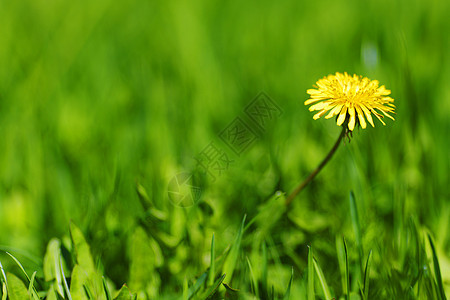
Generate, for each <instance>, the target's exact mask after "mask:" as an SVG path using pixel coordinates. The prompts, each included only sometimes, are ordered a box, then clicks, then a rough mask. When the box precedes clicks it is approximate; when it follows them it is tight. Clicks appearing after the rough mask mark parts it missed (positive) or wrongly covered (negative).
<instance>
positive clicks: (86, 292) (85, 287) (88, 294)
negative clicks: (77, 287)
mask: <svg viewBox="0 0 450 300" xmlns="http://www.w3.org/2000/svg"><path fill="white" fill-rule="evenodd" d="M83 290H84V293H85V294H86V296H87V297H88V299H89V300H91V299H94V296H92V293H91V290H90V289H89V287H88V286H87V285H86V284H83Z"/></svg>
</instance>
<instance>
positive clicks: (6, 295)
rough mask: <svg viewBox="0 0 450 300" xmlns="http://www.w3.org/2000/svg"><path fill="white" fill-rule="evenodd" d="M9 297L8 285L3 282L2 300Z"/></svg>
mask: <svg viewBox="0 0 450 300" xmlns="http://www.w3.org/2000/svg"><path fill="white" fill-rule="evenodd" d="M5 278H6V276H5ZM7 297H8V288H7V287H6V283H5V282H4V281H2V300H6V299H7Z"/></svg>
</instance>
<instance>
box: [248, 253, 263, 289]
mask: <svg viewBox="0 0 450 300" xmlns="http://www.w3.org/2000/svg"><path fill="white" fill-rule="evenodd" d="M246 259H247V265H248V269H249V272H250V282H251V284H252V289H253V293H254V294H255V295H256V296H260V295H259V287H258V281H257V280H256V276H255V273H254V272H253V268H252V264H251V263H250V259H248V257H246Z"/></svg>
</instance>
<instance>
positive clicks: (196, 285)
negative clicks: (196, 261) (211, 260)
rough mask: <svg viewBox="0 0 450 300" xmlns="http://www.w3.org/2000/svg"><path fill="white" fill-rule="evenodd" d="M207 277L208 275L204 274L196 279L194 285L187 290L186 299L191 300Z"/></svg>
mask: <svg viewBox="0 0 450 300" xmlns="http://www.w3.org/2000/svg"><path fill="white" fill-rule="evenodd" d="M207 276H208V273H207V272H205V273H203V274H202V275H200V277H199V278H198V279H197V281H196V282H195V283H194V285H193V286H191V288H190V289H189V293H188V299H189V298H191V297H192V296H193V295H195V293H197V292H198V290H199V289H200V288H201V286H202V285H203V284H204V283H205V281H206V277H207Z"/></svg>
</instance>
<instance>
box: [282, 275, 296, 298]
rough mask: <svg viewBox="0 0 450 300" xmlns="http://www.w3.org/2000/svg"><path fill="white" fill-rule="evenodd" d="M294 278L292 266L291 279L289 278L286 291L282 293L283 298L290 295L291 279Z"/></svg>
mask: <svg viewBox="0 0 450 300" xmlns="http://www.w3.org/2000/svg"><path fill="white" fill-rule="evenodd" d="M293 280H294V267H292V269H291V279H289V284H288V287H287V290H286V293H284V296H283V300H289V297H290V295H291V285H292V281H293Z"/></svg>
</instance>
